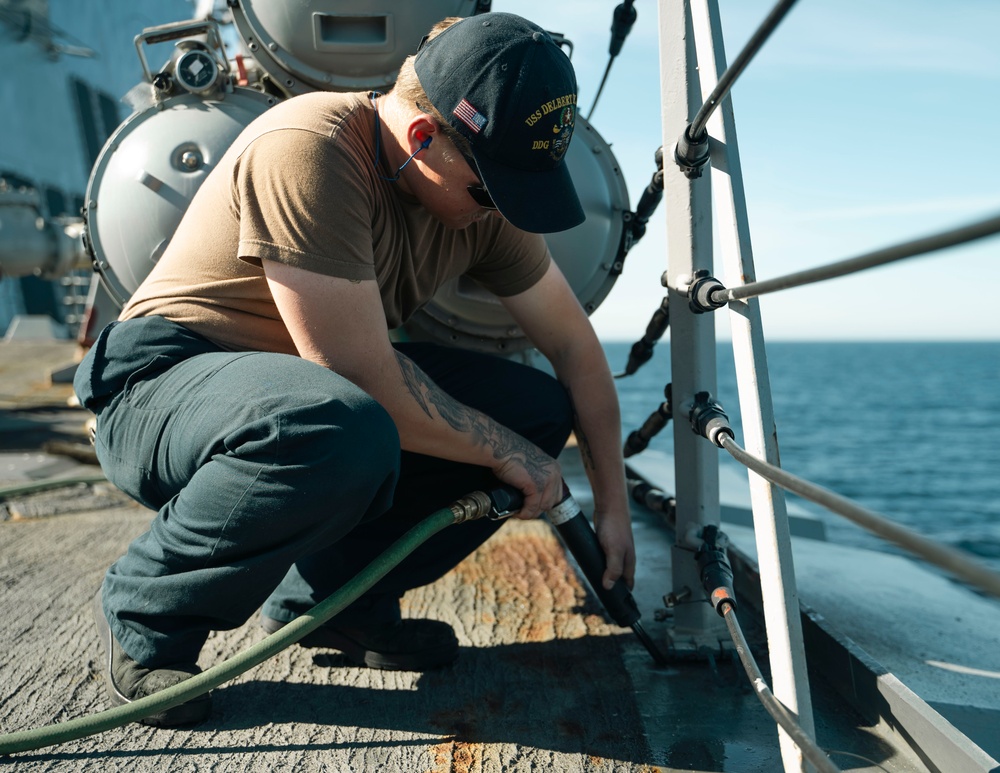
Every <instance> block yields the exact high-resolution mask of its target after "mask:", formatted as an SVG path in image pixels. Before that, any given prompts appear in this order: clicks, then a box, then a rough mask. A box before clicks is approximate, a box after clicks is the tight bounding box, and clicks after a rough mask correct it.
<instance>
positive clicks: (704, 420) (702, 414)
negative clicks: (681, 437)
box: [688, 392, 736, 448]
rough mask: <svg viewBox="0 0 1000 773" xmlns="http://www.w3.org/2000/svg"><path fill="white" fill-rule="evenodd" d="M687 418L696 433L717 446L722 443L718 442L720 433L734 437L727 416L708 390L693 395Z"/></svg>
mask: <svg viewBox="0 0 1000 773" xmlns="http://www.w3.org/2000/svg"><path fill="white" fill-rule="evenodd" d="M688 419H689V420H690V422H691V429H693V430H694V432H695V434H696V435H701V436H702V437H703V438H706V439H708V440H710V441H711V442H712V443H713V444H714V445H717V446H718V447H719V448H722V443H720V442H719V437H720V435H723V434H725V435H729V437H731V438H734V439H735V437H736V435H735V434H734V433H733V429H732V427H730V426H729V417H728V416H727V415H726V412H725V411H723V410H722V406H721V405H720V404H719V403H718V402H717V401H716V400H715V399H714V398H713V397H712V395H711V393H709V392H698V393H697V394H696V395H695V396H694V405H692V406H691V411H690V413H689V414H688Z"/></svg>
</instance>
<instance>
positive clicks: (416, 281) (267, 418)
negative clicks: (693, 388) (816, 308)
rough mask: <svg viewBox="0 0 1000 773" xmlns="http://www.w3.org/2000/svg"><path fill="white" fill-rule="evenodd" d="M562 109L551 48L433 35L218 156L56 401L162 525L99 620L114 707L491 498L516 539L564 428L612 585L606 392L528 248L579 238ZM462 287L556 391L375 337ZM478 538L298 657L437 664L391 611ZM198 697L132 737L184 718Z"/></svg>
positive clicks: (430, 563) (618, 571) (615, 495)
mask: <svg viewBox="0 0 1000 773" xmlns="http://www.w3.org/2000/svg"><path fill="white" fill-rule="evenodd" d="M575 105H576V79H575V75H574V73H573V68H572V65H571V64H570V62H569V59H568V58H567V57H566V55H565V54H564V53H563V52H562V51H561V49H560V48H559V47H558V46H557V45H556V44H555V43H554V42H553V40H552V39H551V37H549V35H548V34H547V33H545V32H544V31H543V30H541V29H540V28H539V27H537V26H536V25H534V24H532V23H530V22H528V21H526V20H524V19H522V18H520V17H518V16H514V15H512V14H505V13H489V14H484V15H479V16H474V17H470V18H467V19H462V20H446V22H444V23H442V24H440V25H438V27H436V28H435V29H434V30H433V31H432V34H431V35H430V36H428V39H427V40H426V41H425V43H424V44H423V45H422V47H421V48H420V50H419V51H418V53H417V54H416V55H415V56H413V57H410V58H408V59H407V60H406V62H405V63H404V65H403V67H402V69H401V71H400V75H399V78H398V81H397V84H396V86H395V87H394V88H393V90H392V91H391V92H390V93H389V94H385V95H382V94H377V93H367V94H366V93H352V94H342V93H331V92H320V93H313V94H306V95H303V96H299V97H295V98H293V99H289V100H287V101H285V102H283V103H281V104H279V105H277V106H276V107H274V108H272V109H271V110H269V111H268V112H267V113H265V114H264V115H263V116H261V117H260V118H258V119H257V120H255V121H254V122H253V123H252V124H251V125H250V126H249V127H248V128H247V129H246V130H245V131H244V132H243V133H242V134H241V135H240V136H239V138H238V139H237V140H236V142H235V143H234V145H233V146H232V147H231V148H230V149H229V151H228V152H227V153H226V155H225V156H224V157H223V158H222V159H221V160H220V162H219V164H218V166H217V168H216V169H215V170H214V171H213V172H212V173H211V174H210V175H209V177H208V178H207V179H206V181H205V183H204V184H203V186H202V187H201V188H200V189H199V191H198V193H197V195H196V196H195V198H194V200H193V201H192V203H191V206H190V207H189V208H188V210H187V212H186V214H185V216H184V219H183V221H182V222H181V224H180V226H179V227H178V229H177V231H176V233H175V234H174V236H173V238H172V240H171V241H170V244H169V246H168V248H167V250H166V251H165V253H164V254H163V257H162V258H161V260H160V261H159V262H158V263H157V265H156V266H155V267H154V269H153V271H152V272H151V273H150V275H149V277H148V278H147V279H146V281H145V282H144V283H143V284H142V285H141V286H140V287H139V289H138V291H137V292H136V293H135V295H134V296H133V297H132V298H131V300H130V302H129V303H128V304H127V305H126V307H125V308H124V310H123V311H122V314H121V316H120V318H119V320H118V321H117V322H114V323H112V324H111V325H109V326H108V327H107V328H106V329H105V330H104V331H103V332H102V333H101V335H100V336H99V338H98V340H97V341H96V343H95V344H94V346H93V347H92V348H91V351H90V352H89V353H88V355H87V357H86V358H85V360H84V362H83V363H82V365H81V367H80V368H79V370H78V374H77V378H76V382H75V387H76V390H77V394H78V396H79V397H80V399H81V401H82V403H83V404H84V405H85V406H86V407H87V408H89V409H90V410H92V411H94V413H96V414H97V416H98V422H97V427H98V429H97V437H96V446H97V453H98V457H99V459H100V461H101V465H102V467H103V468H104V471H105V472H106V474H107V475H108V477H109V478H110V479H111V480H112V481H113V482H114V483H115V484H116V485H117V486H118V487H120V488H121V489H122V490H124V491H125V492H127V493H128V494H130V495H131V496H133V497H134V498H135V499H136V500H138V501H139V502H140V503H142V504H143V505H145V506H147V507H149V508H151V509H153V510H156V511H158V512H157V515H156V517H155V518H154V519H153V521H152V524H151V526H150V528H149V530H148V531H147V532H145V533H144V534H142V535H141V536H140V537H138V538H137V539H136V540H135V541H134V542H133V543H132V544H131V545H130V546H129V548H128V551H127V553H126V554H125V555H124V556H122V557H121V558H120V559H119V560H118V561H117V562H116V563H115V564H114V565H113V566H112V567H111V568H110V569H109V570H108V572H107V575H106V577H105V579H104V582H103V585H102V587H101V590H100V592H99V593H98V595H97V597H96V598H95V611H96V615H97V620H98V627H99V629H100V632H101V634H102V639H103V641H104V644H105V652H106V657H105V661H104V667H105V671H106V673H105V676H106V678H107V680H108V682H109V688H110V694H111V696H112V700H113V701H114V702H116V703H119V704H120V703H126V702H130V701H132V700H135V699H138V698H140V697H143V696H145V695H148V694H150V693H153V692H156V691H158V690H162V689H164V688H166V687H169V686H171V685H173V684H176V683H177V682H179V681H181V680H183V679H186V678H188V677H189V675H191V674H194V673H197V671H198V667H197V665H196V661H197V659H198V655H199V652H200V650H201V648H202V646H203V644H204V642H205V640H206V637H207V635H208V633H209V631H212V630H224V629H231V628H235V627H237V626H240V625H242V624H243V623H244V622H245V621H246V620H248V619H249V618H250V616H251V615H253V613H254V612H255V611H256V610H257V609H258V608H259V607H261V605H263V618H262V624H263V626H264V628H265V629H266V630H268V631H274V630H277V629H278V628H280V627H281V626H282V625H285V624H287V623H288V622H289V621H291V620H293V619H295V618H296V617H297V616H298V615H300V614H302V613H303V612H304V611H306V610H308V609H310V608H311V607H312V606H314V605H315V604H316V603H318V602H319V601H321V600H323V599H325V598H326V597H327V596H329V595H330V594H331V593H333V592H334V591H336V590H337V589H338V588H340V587H341V586H342V585H343V584H344V583H345V582H346V581H347V580H349V579H350V578H351V577H353V576H354V575H355V574H357V573H358V572H359V571H360V570H361V569H363V568H364V567H365V566H366V565H367V564H368V563H369V562H370V561H371V560H372V559H373V558H374V557H376V556H377V555H379V554H380V553H381V552H382V551H383V550H384V549H385V548H386V547H387V546H388V545H389V544H391V543H392V542H393V541H395V540H396V539H397V538H398V537H400V536H401V535H402V534H403V533H405V532H406V531H407V530H409V528H410V527H411V526H412V525H413V524H415V523H416V522H417V521H419V520H420V519H421V518H423V517H425V516H427V515H428V514H430V513H432V512H434V511H436V510H438V509H440V508H442V507H445V506H447V505H448V504H450V503H451V502H453V501H454V500H456V499H458V498H460V497H462V496H464V495H465V494H467V493H468V492H470V491H473V490H476V489H483V488H488V487H490V486H491V485H495V484H491V481H495V478H499V479H500V480H501V481H503V482H505V483H508V484H510V485H512V486H515V487H516V488H518V489H520V490H521V491H522V492H523V494H524V497H525V505H524V508H523V510H522V511H521V513H520V514H519V517H522V518H533V517H536V516H538V515H539V514H540V513H541V512H542V511H544V510H545V509H547V508H549V507H551V506H552V505H554V504H556V503H557V502H558V501H559V499H560V497H561V473H560V469H559V465H558V463H557V462H556V461H555V459H554V458H553V457H555V456H557V455H558V454H559V452H560V450H561V449H562V447H563V445H564V443H565V442H566V439H567V437H568V435H569V433H570V431H571V430H572V429H573V426H574V423H575V425H576V428H577V431H578V438H579V440H580V442H581V450H582V451H583V457H584V459H585V464H586V467H587V472H588V475H589V477H590V481H591V484H592V488H593V491H594V496H595V505H596V510H595V521H596V526H597V532H598V536H599V539H600V541H601V544H602V546H603V548H604V551H605V553H606V556H607V564H608V569H607V572H606V575H605V580H606V581H607V582H608V583H609V584H610V582H611V581H613V580H615V579H617V578H618V577H620V576H624V577H625V579H626V581H627V582H628V583H629V584H630V585H631V582H632V576H633V573H634V563H635V554H634V548H633V543H632V533H631V526H630V523H629V514H628V505H627V496H626V486H625V479H624V464H623V461H622V456H621V442H620V441H621V434H620V426H619V418H618V405H617V398H616V395H615V390H614V386H613V383H612V380H611V376H610V373H609V370H608V367H607V364H606V362H605V359H604V354H603V351H602V349H601V347H600V345H599V343H598V341H597V338H596V336H595V334H594V331H593V329H592V328H591V325H590V322H589V320H588V319H587V317H586V314H585V313H584V311H583V310H582V309H581V307H580V305H579V303H578V301H577V299H576V297H575V296H574V294H573V292H572V290H571V289H570V288H569V286H568V285H567V283H566V281H565V279H564V277H563V275H562V273H561V272H560V270H559V269H558V267H557V266H556V264H555V263H554V262H553V261H552V259H551V256H550V255H549V252H548V249H547V247H546V244H545V241H544V239H543V237H542V236H540V235H539V234H541V233H546V232H553V231H559V230H564V229H567V228H570V227H572V226H575V225H577V224H579V223H580V222H581V221H582V220H583V217H584V216H583V212H582V209H581V207H580V204H579V201H578V199H577V196H576V193H575V191H574V188H573V184H572V182H571V180H570V177H569V172H568V170H567V168H566V165H565V164H564V163H563V155H564V154H565V151H566V147H567V146H568V143H569V140H570V137H571V134H572V130H573V122H574V117H575V109H576V107H575ZM494 202H495V203H494ZM459 275H466V276H468V277H469V278H471V279H472V280H474V281H476V282H478V283H479V284H480V285H482V286H483V287H485V288H487V289H488V290H490V291H491V292H493V293H494V294H495V295H497V296H498V297H499V298H500V300H501V301H502V302H503V305H504V306H505V308H506V309H507V310H508V312H509V313H510V314H511V316H512V317H513V318H514V320H515V321H516V322H517V323H518V324H519V325H520V326H521V328H522V329H523V330H524V332H525V334H526V335H527V336H528V337H529V339H530V340H531V341H532V343H533V344H534V345H535V346H536V347H537V348H538V349H539V350H540V351H541V352H542V353H543V354H544V355H545V356H546V357H547V358H548V359H549V360H550V362H551V363H552V365H553V367H554V370H555V373H556V375H557V378H558V381H557V380H556V379H553V378H551V377H550V376H548V375H545V374H543V373H542V372H540V371H538V370H536V369H533V368H530V367H527V366H523V365H520V364H517V363H513V362H510V361H507V360H505V359H502V358H499V357H493V356H491V355H483V354H476V353H473V352H468V351H462V350H458V349H452V348H448V347H442V346H437V345H433V344H421V343H401V344H395V345H394V344H392V343H391V342H390V337H389V329H390V328H394V327H397V326H399V325H401V324H402V323H403V322H405V320H406V319H407V318H408V317H409V316H410V315H411V314H412V313H413V312H414V311H415V310H417V309H418V308H419V307H420V306H421V305H422V304H424V303H426V302H427V301H428V300H429V299H430V298H431V297H432V296H433V294H434V292H435V291H436V290H437V289H438V288H439V287H440V286H441V285H442V284H443V283H444V282H446V281H448V280H450V279H452V278H454V277H456V276H459ZM494 476H495V478H494ZM497 528H499V524H498V523H496V522H493V521H489V520H479V521H474V522H471V523H466V524H462V525H461V526H456V527H454V528H450V529H445V530H444V531H442V532H440V533H438V534H437V535H435V536H434V537H433V538H431V539H430V540H428V541H427V542H425V543H424V544H423V545H422V546H421V547H420V548H418V549H417V550H416V551H414V552H413V553H412V554H411V555H409V556H408V557H407V558H406V559H405V560H404V562H403V563H402V564H400V565H399V566H398V567H397V568H396V569H394V570H393V571H392V572H391V573H390V574H389V575H388V576H387V577H385V578H384V579H383V580H382V581H380V582H379V583H377V584H376V585H375V586H374V587H373V588H372V589H371V590H370V591H369V592H368V593H366V594H365V595H364V596H362V597H361V598H360V599H359V600H358V601H357V602H355V603H354V604H352V605H351V606H349V607H348V608H347V609H345V610H344V611H343V612H342V613H340V614H338V615H337V616H336V617H335V618H333V619H332V620H331V621H330V622H329V623H328V624H326V625H325V626H323V627H322V628H320V629H319V630H317V631H315V632H314V633H312V634H310V635H309V636H307V637H305V638H304V639H303V640H301V641H300V644H302V645H304V646H313V647H329V648H334V649H339V650H341V651H343V652H344V653H346V654H347V655H348V656H349V657H350V658H351V659H353V660H355V661H357V662H360V663H367V664H368V665H369V666H371V667H375V668H386V669H408V670H424V669H429V668H434V667H439V666H442V665H445V664H447V663H450V662H451V661H453V660H454V658H455V657H456V656H457V653H458V644H457V640H456V637H455V634H454V632H453V631H452V629H451V627H450V626H448V625H447V624H445V623H443V622H440V621H434V620H415V619H413V620H411V619H407V620H402V619H401V617H400V608H399V600H400V597H401V596H402V595H403V594H404V593H405V592H406V591H407V590H409V589H411V588H415V587H418V586H421V585H426V584H428V583H431V582H433V581H434V580H436V579H438V578H439V577H441V576H442V575H443V574H444V573H446V572H447V571H448V570H449V569H451V568H452V567H453V566H455V565H456V564H457V563H458V562H459V561H461V560H462V559H463V558H464V557H465V556H467V555H468V554H469V553H471V552H472V551H473V550H475V549H476V548H477V547H478V546H479V545H480V544H482V543H483V542H484V541H485V540H486V539H487V538H488V537H489V536H490V535H491V534H492V533H493V532H494V531H495V530H496V529H497ZM209 700H210V699H209V697H208V696H203V697H202V698H198V699H195V700H192V701H190V702H188V703H185V704H183V705H180V706H177V707H175V708H172V709H168V710H166V711H163V712H161V713H160V714H157V715H154V716H152V717H149V718H147V719H145V720H143V721H144V722H146V723H148V724H155V725H160V726H174V725H182V724H189V723H193V722H198V721H200V720H202V719H204V718H205V717H206V716H208V714H209V711H210V703H209Z"/></svg>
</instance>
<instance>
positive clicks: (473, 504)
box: [450, 491, 493, 523]
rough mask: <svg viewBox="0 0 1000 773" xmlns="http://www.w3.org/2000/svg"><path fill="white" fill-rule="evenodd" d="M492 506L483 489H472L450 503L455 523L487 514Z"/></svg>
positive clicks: (472, 519)
mask: <svg viewBox="0 0 1000 773" xmlns="http://www.w3.org/2000/svg"><path fill="white" fill-rule="evenodd" d="M492 507H493V503H492V502H491V501H490V497H489V495H488V494H486V493H485V492H483V491H473V492H472V493H471V494H467V495H466V496H464V497H462V498H461V499H459V500H457V501H455V502H453V503H452V504H451V507H450V509H451V512H452V514H453V515H454V516H455V521H454V522H455V523H465V522H466V521H474V520H476V519H477V518H482V517H483V516H484V515H488V514H489V513H490V511H491V509H492Z"/></svg>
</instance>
